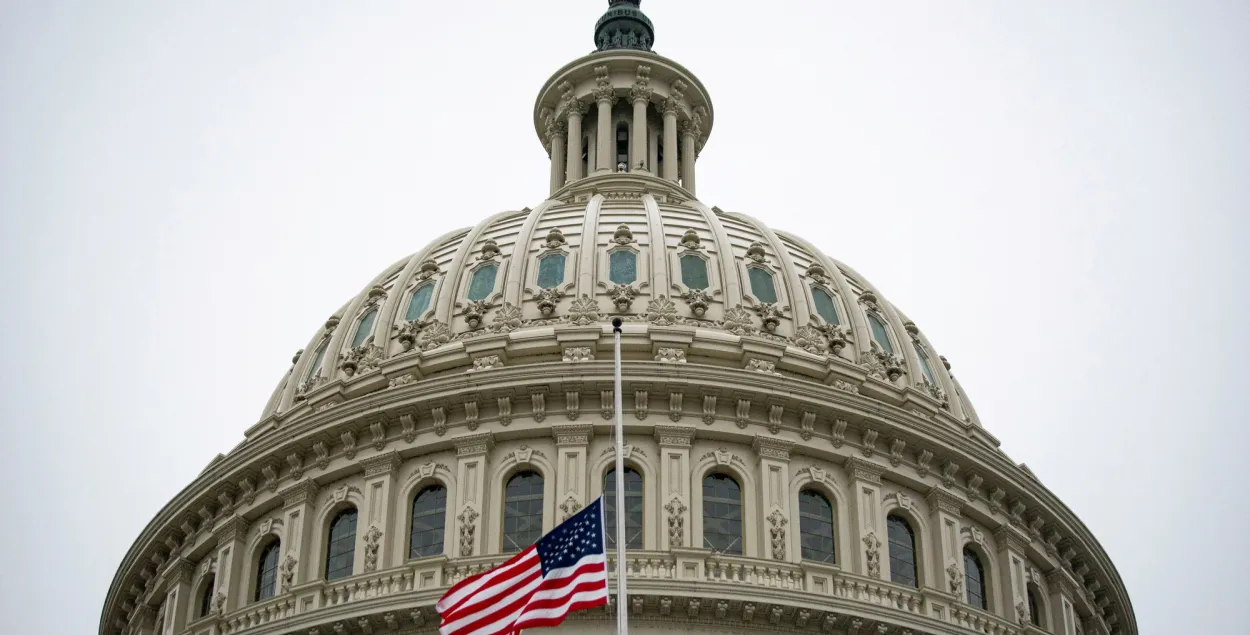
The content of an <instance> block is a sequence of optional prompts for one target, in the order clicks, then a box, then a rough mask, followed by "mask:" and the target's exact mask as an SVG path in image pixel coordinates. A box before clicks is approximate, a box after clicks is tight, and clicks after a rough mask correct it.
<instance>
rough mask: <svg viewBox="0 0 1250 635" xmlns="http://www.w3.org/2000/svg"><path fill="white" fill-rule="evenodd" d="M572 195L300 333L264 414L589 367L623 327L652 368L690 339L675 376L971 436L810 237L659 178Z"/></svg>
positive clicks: (496, 224)
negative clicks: (303, 340)
mask: <svg viewBox="0 0 1250 635" xmlns="http://www.w3.org/2000/svg"><path fill="white" fill-rule="evenodd" d="M585 181H587V182H588V183H593V184H594V185H593V186H592V187H590V189H583V190H581V191H567V192H565V193H564V195H563V196H562V197H557V198H554V199H551V200H548V201H545V202H543V203H542V204H540V205H539V206H538V207H536V208H534V209H529V208H526V209H523V210H520V211H516V212H505V213H502V214H497V215H495V216H492V217H489V218H487V219H485V220H483V221H482V222H480V223H478V224H477V225H476V226H474V227H471V228H465V229H462V230H459V231H456V232H452V233H450V234H448V235H445V236H442V237H440V238H438V239H436V240H434V241H433V242H431V243H430V244H428V245H426V246H425V248H423V249H421V250H420V251H418V252H416V253H414V254H412V255H411V256H409V257H408V258H405V259H403V260H400V261H399V262H397V263H395V264H394V265H392V266H391V267H389V268H388V269H386V270H385V271H383V272H381V273H380V274H379V275H378V276H377V277H376V278H374V279H373V280H371V281H369V283H368V284H367V285H365V286H364V287H363V288H362V290H361V292H360V293H359V294H358V295H357V296H356V297H355V298H352V299H351V300H350V301H348V302H347V304H346V305H345V306H344V307H343V308H342V309H341V310H340V311H338V312H336V313H335V314H334V315H333V317H331V318H330V320H329V321H327V323H326V324H325V325H324V326H323V327H322V328H321V329H318V331H317V332H316V333H314V334H313V336H312V337H311V338H310V340H309V342H308V344H307V346H306V348H305V349H304V350H305V351H307V352H309V354H303V355H300V356H298V357H297V360H296V363H295V365H294V367H293V368H292V372H291V374H290V375H288V378H287V379H285V380H284V381H283V384H282V386H280V388H279V390H278V391H277V392H276V393H275V394H274V397H273V398H272V399H271V401H270V403H269V405H268V407H267V408H266V411H265V415H266V417H270V416H278V417H281V418H284V419H285V418H287V417H289V416H298V414H299V412H306V411H309V408H308V407H307V406H306V405H305V403H306V402H307V401H310V400H311V401H312V406H313V409H316V408H317V407H320V406H322V405H323V404H326V403H329V404H334V403H338V402H341V401H343V400H346V399H349V398H350V397H351V396H352V395H353V394H357V393H359V392H360V390H361V388H357V387H355V386H353V384H368V385H373V386H375V387H376V388H379V389H380V388H385V387H386V386H388V385H390V384H393V383H396V382H400V383H409V382H413V381H420V380H422V379H424V378H428V377H431V376H434V375H440V374H445V373H464V372H475V371H480V370H481V369H482V368H483V367H489V366H490V365H492V364H506V365H508V366H516V365H520V364H540V363H550V362H553V361H555V362H559V361H561V359H562V357H563V356H565V354H566V353H567V350H566V349H569V348H578V349H582V348H586V349H588V350H586V351H584V352H582V351H578V353H577V354H584V355H586V356H588V357H589V358H591V359H593V358H594V356H595V354H596V350H595V349H596V348H597V347H598V346H599V344H600V343H606V342H607V341H608V340H607V339H606V334H608V333H610V328H611V327H610V322H611V320H612V318H613V317H620V318H622V319H623V320H624V321H625V322H626V327H625V328H626V332H627V333H629V332H632V333H635V334H638V335H639V336H640V337H641V336H644V335H645V336H647V337H649V339H650V341H651V342H652V343H653V344H654V348H655V349H656V352H655V353H654V355H655V357H657V358H659V357H661V356H660V355H659V353H658V350H659V349H660V348H661V346H660V345H661V344H662V343H663V342H664V341H669V340H671V341H678V342H687V343H689V344H690V345H688V346H684V347H682V359H681V360H680V361H682V362H684V363H688V364H711V365H717V366H724V365H726V364H727V363H728V364H739V365H741V366H742V367H743V368H755V369H764V368H766V369H768V372H770V373H784V374H786V375H791V376H792V377H794V378H796V379H806V380H809V381H814V382H818V383H823V384H826V385H829V386H831V387H835V388H840V389H843V390H849V391H855V392H861V393H863V394H868V395H874V396H876V397H878V398H881V399H884V400H886V401H891V402H895V403H904V402H912V403H925V404H926V405H925V407H926V408H927V409H931V410H932V411H933V413H934V414H936V413H939V412H940V413H943V414H944V415H948V416H950V417H952V418H954V419H956V420H958V421H960V422H963V423H965V424H967V423H978V422H977V419H976V415H975V411H974V410H973V409H972V407H971V405H970V404H969V403H968V401H967V400H966V399H965V398H964V396H963V390H962V389H961V388H960V387H959V385H958V383H957V382H956V381H955V380H954V378H953V377H951V376H950V374H949V373H948V372H947V368H945V367H944V365H943V364H942V363H940V362H939V360H940V359H941V358H939V356H938V355H937V353H936V352H935V351H934V350H933V348H932V346H931V345H930V344H929V342H928V341H927V339H926V338H925V337H924V334H923V333H922V332H921V331H920V330H919V329H918V328H917V327H916V325H914V324H913V323H911V322H910V321H909V320H908V318H907V316H906V315H905V314H903V312H902V311H900V310H899V309H897V308H896V307H894V306H893V305H891V304H890V303H889V302H887V301H886V300H885V298H884V296H883V295H882V294H881V293H880V292H879V291H878V290H877V289H876V287H874V286H873V285H872V284H871V283H869V282H868V281H867V280H866V279H864V278H863V277H862V276H860V275H859V274H858V273H856V272H855V271H854V270H853V269H851V268H850V267H848V266H846V265H844V264H842V263H841V262H838V261H837V260H835V259H833V258H831V257H830V256H828V255H826V254H825V253H823V252H821V251H820V250H818V249H816V248H815V247H814V246H813V245H812V244H811V243H809V242H808V241H807V240H806V239H804V238H802V237H800V236H798V235H796V234H793V233H788V232H784V231H779V230H774V229H772V228H769V227H768V226H767V225H765V224H763V223H761V222H759V221H757V220H756V219H754V218H752V217H751V216H747V215H745V214H738V213H730V212H725V211H723V210H720V209H718V208H709V207H708V206H706V205H704V204H703V203H701V202H699V201H698V200H695V199H692V198H688V197H687V196H685V195H684V194H683V193H682V192H681V190H680V188H678V187H676V186H673V185H672V184H666V183H665V182H664V181H663V180H661V179H658V178H655V177H651V176H647V175H643V174H611V175H606V176H599V177H593V178H590V179H586V180H585ZM592 190H593V191H592ZM601 336H603V337H604V339H603V340H602V342H601V340H600V337H601ZM570 342H573V343H579V346H570V345H569V343H570ZM608 355H610V352H608V351H604V352H603V353H600V356H601V357H607V356H608ZM648 357H650V356H648ZM735 358H736V359H735ZM484 359H485V360H487V361H483V360H484ZM942 361H944V360H942ZM379 370H380V371H381V372H380V373H379V372H376V371H379ZM370 376H376V377H378V379H375V380H365V378H367V377H370ZM383 377H384V378H385V379H382V378H383ZM362 380H364V381H362ZM330 386H337V388H334V389H331V388H330Z"/></svg>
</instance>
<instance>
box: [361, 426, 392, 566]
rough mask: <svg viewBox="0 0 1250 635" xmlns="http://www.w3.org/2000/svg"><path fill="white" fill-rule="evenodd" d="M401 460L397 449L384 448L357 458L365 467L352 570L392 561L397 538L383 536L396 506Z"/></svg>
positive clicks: (388, 527)
mask: <svg viewBox="0 0 1250 635" xmlns="http://www.w3.org/2000/svg"><path fill="white" fill-rule="evenodd" d="M400 463H401V461H400V458H399V453H398V452H395V451H391V452H387V453H386V454H381V455H378V456H375V457H371V458H368V459H364V460H363V461H361V462H360V465H361V467H363V468H364V469H365V483H364V497H365V503H364V508H363V509H362V510H361V515H360V522H359V523H357V525H356V553H358V554H361V557H358V558H356V564H355V572H356V573H368V572H370V571H377V570H378V569H382V568H385V567H386V566H387V564H386V563H390V562H393V558H392V555H393V554H392V553H391V552H392V551H393V550H394V548H395V544H396V541H395V540H391V539H389V538H388V537H386V536H385V533H386V532H388V531H391V525H392V524H393V523H392V518H391V514H392V513H393V512H392V510H394V509H395V476H396V473H397V471H398V469H399V465H400Z"/></svg>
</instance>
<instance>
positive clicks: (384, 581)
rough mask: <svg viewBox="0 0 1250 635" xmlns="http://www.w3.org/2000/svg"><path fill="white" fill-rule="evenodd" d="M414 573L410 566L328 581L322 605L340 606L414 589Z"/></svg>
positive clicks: (322, 595)
mask: <svg viewBox="0 0 1250 635" xmlns="http://www.w3.org/2000/svg"><path fill="white" fill-rule="evenodd" d="M413 580H414V574H413V572H412V570H410V569H408V568H404V569H395V570H391V571H382V572H378V573H368V574H364V575H359V576H353V577H350V578H345V579H343V580H341V581H335V582H332V583H326V585H325V587H324V588H322V589H321V606H338V605H340V604H347V603H349V602H359V601H361V600H366V599H369V598H376V597H384V596H387V595H393V594H396V593H404V592H405V591H411V590H413V588H414V587H413Z"/></svg>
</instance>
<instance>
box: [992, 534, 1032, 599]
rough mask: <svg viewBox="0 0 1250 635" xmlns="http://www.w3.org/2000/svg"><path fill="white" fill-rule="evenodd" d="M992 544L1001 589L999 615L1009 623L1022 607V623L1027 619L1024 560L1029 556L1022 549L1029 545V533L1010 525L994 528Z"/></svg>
mask: <svg viewBox="0 0 1250 635" xmlns="http://www.w3.org/2000/svg"><path fill="white" fill-rule="evenodd" d="M994 543H995V545H996V547H997V549H998V554H997V555H996V558H995V560H996V564H997V565H998V579H997V580H996V582H997V584H998V588H999V590H1000V596H999V597H1000V601H999V604H998V607H997V608H998V611H996V612H997V613H998V614H999V615H1000V616H1002V617H1003V618H1005V619H1008V620H1010V621H1011V622H1012V623H1018V622H1019V621H1020V617H1021V616H1020V610H1021V609H1023V610H1024V615H1025V622H1026V623H1027V621H1028V617H1027V615H1028V606H1029V600H1028V591H1027V588H1026V585H1027V584H1028V581H1027V580H1026V578H1025V575H1024V567H1025V563H1027V562H1028V558H1027V557H1025V555H1024V550H1025V548H1026V546H1027V545H1028V544H1029V536H1028V534H1026V533H1024V532H1023V531H1021V530H1019V529H1016V528H1015V527H1013V526H1012V525H1003V526H1001V527H999V528H998V529H996V530H994Z"/></svg>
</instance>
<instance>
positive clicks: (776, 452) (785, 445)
mask: <svg viewBox="0 0 1250 635" xmlns="http://www.w3.org/2000/svg"><path fill="white" fill-rule="evenodd" d="M793 448H794V441H787V440H785V439H778V438H776V437H766V436H764V435H762V434H757V435H755V440H753V441H751V449H752V450H755V453H756V454H758V455H759V456H760V458H765V459H775V460H778V461H789V460H790V450H792V449H793Z"/></svg>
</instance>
